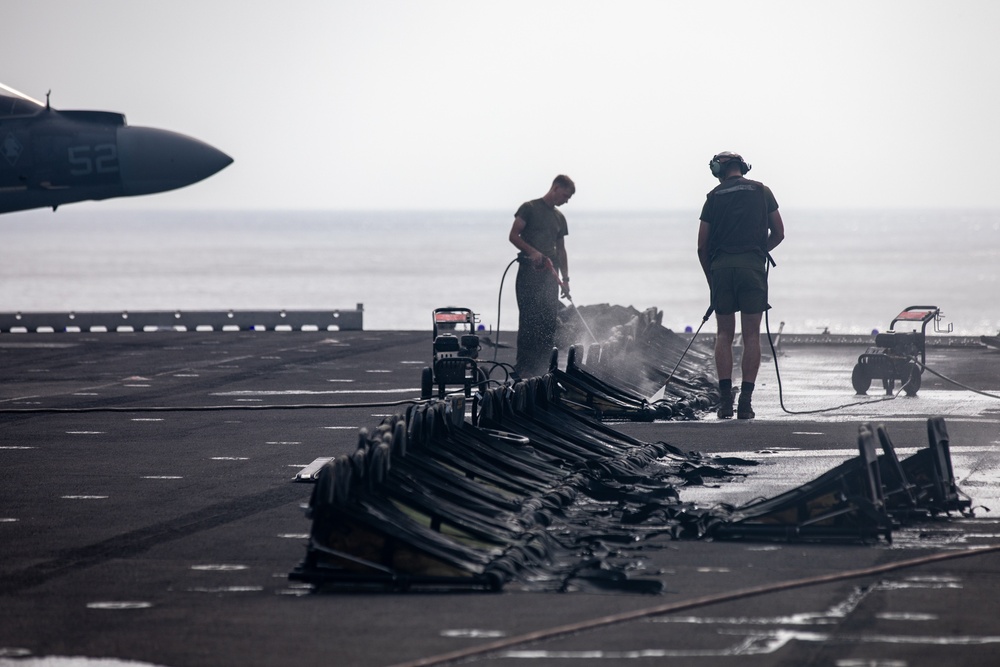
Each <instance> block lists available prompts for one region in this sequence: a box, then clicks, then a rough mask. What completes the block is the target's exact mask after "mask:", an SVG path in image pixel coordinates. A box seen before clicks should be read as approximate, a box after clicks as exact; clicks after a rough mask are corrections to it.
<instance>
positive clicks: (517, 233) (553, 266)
mask: <svg viewBox="0 0 1000 667" xmlns="http://www.w3.org/2000/svg"><path fill="white" fill-rule="evenodd" d="M575 192H576V185H574V184H573V181H572V180H571V179H570V178H569V177H568V176H562V175H559V176H556V178H555V180H554V181H552V186H551V187H550V188H549V191H548V192H547V193H546V194H545V196H543V197H542V198H541V199H533V200H532V201H529V202H525V203H524V204H521V207H520V208H518V209H517V213H515V214H514V224H513V225H512V226H511V228H510V235H509V237H508V238H509V240H510V242H511V243H513V244H514V247H516V248H517V249H518V250H519V251H520V252H519V253H518V267H517V283H516V285H515V291H516V293H517V309H518V327H517V362H516V364H515V366H514V369H515V370H516V371H517V373H518V375H520V376H521V377H532V376H536V375H543V374H544V373H545V372H546V371H547V370H548V363H549V355H550V354H551V351H552V345H553V343H554V341H555V333H556V326H557V324H558V320H557V317H556V316H557V313H558V310H559V288H560V285H561V287H562V296H564V297H569V260H568V259H567V257H566V245H565V242H564V238H565V236H566V235H567V234H568V233H569V228H568V227H567V225H566V217H565V216H563V214H562V212H561V211H559V210H558V209H557V208H556V207H557V206H562V205H563V204H565V203H566V202H568V201H569V200H570V197H572V196H573V194H574V193H575ZM559 274H561V275H562V281H560V280H559Z"/></svg>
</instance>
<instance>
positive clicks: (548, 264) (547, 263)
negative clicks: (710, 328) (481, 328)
mask: <svg viewBox="0 0 1000 667" xmlns="http://www.w3.org/2000/svg"><path fill="white" fill-rule="evenodd" d="M544 268H547V269H548V270H549V271H551V272H552V275H553V276H555V279H556V282H557V283H559V289H560V290H562V294H561V295H560V296H561V297H562V298H563V299H566V300H567V301H569V305H571V306H573V310H574V311H576V314H577V315H578V316H579V317H580V321H581V322H583V326H584V328H585V329H586V330H587V333H588V334H590V338H591V340H593V341H594V342H595V343H600V342H601V341H599V340H597V336H595V335H594V332H593V331H591V330H590V326H589V325H588V324H587V320H585V319H583V314H582V313H581V312H580V310H579V309H578V308H577V307H576V304H575V303H573V297H571V296H570V295H569V285H567V284H566V283H564V282H563V281H561V280H559V272H558V271H556V267H555V266H553V264H552V260H551V259H549V258H548V257H546V258H545V267H544ZM699 328H700V327H699Z"/></svg>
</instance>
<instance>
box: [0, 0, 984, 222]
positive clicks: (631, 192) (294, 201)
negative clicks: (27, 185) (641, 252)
mask: <svg viewBox="0 0 1000 667" xmlns="http://www.w3.org/2000/svg"><path fill="white" fill-rule="evenodd" d="M0 24H2V25H3V26H4V38H3V39H2V40H0V63H2V64H3V65H2V67H0V82H3V83H5V84H6V85H8V86H11V87H13V88H15V89H17V90H20V91H21V92H23V93H25V94H27V95H29V96H31V97H34V98H36V99H40V100H44V99H45V94H46V92H47V91H51V103H52V106H54V107H55V108H57V109H102V110H108V111H118V112H122V113H124V114H126V116H127V118H128V122H129V124H131V125H142V126H149V127H159V128H164V129H169V130H174V131H177V132H182V133H184V134H189V135H191V136H194V137H196V138H198V139H201V140H203V141H206V142H208V143H210V144H212V145H214V146H215V147H217V148H219V149H221V150H223V151H224V152H226V153H228V154H229V155H231V156H232V157H233V158H234V160H235V162H234V164H232V165H231V166H229V167H227V168H226V169H225V170H224V171H222V172H220V173H219V174H216V175H215V176H213V177H211V178H210V179H208V180H206V181H203V182H201V183H198V184H195V185H193V186H190V187H188V188H184V189H182V190H178V191H175V192H171V193H163V194H157V195H151V196H147V197H140V198H132V199H122V200H116V201H114V202H104V203H102V204H100V205H101V206H108V207H116V208H126V207H133V208H150V207H154V208H165V209H171V208H172V209H194V208H211V209H348V210H350V209H404V210H406V209H408V210H424V209H426V210H441V209H450V210H468V209H484V210H494V209H501V210H511V211H513V210H515V209H516V207H517V205H518V204H519V203H520V202H522V201H524V200H526V199H530V198H534V197H538V196H541V195H542V194H544V192H545V191H546V190H547V188H548V185H549V183H550V182H551V180H552V178H553V177H554V176H555V175H556V174H559V173H565V174H568V175H570V176H571V177H572V178H573V179H574V180H575V181H576V183H577V195H576V197H575V198H574V199H573V201H572V202H571V203H570V204H569V205H568V206H573V207H578V208H580V209H591V210H661V209H697V208H699V207H700V205H701V202H702V201H703V199H704V195H705V193H706V192H707V191H708V190H710V189H711V188H712V187H713V186H714V185H715V181H713V179H712V177H711V174H710V173H709V169H708V161H709V159H710V158H711V157H712V155H714V154H715V153H717V152H719V151H723V150H732V151H737V152H740V153H742V154H743V156H744V157H745V158H746V159H747V161H748V162H750V163H751V164H752V165H753V170H752V172H751V173H750V177H751V178H757V179H759V180H761V181H764V182H765V183H767V184H768V185H769V186H771V188H772V189H773V190H774V192H775V194H776V196H777V199H778V201H779V203H780V204H781V206H782V208H783V209H788V208H789V207H792V208H811V209H812V208H831V207H838V208H893V209H899V208H1000V188H996V187H995V177H994V176H993V175H992V174H991V173H990V170H989V168H988V165H989V164H991V163H992V161H993V160H994V159H995V158H994V157H993V156H997V155H1000V129H998V126H997V109H998V107H1000V104H998V102H1000V99H998V98H1000V86H997V81H1000V49H997V48H996V45H995V41H996V30H997V26H1000V3H998V2H996V1H995V0H950V1H949V2H943V1H927V0H908V1H900V0H861V1H858V0H841V1H838V2H814V1H806V0H790V1H784V0H757V1H749V0H746V1H743V2H734V1H731V0H715V1H713V2H689V1H684V2H681V1H671V0H654V1H646V0H622V1H617V2H609V1H607V0H569V1H565V2H564V1H546V0H527V1H525V0H503V1H502V2H476V1H472V0H423V1H417V0H356V1H350V2H348V1H344V0H315V1H313V0H286V1H285V2H280V3H277V2H273V1H271V0H268V1H267V2H264V1H259V0H234V1H230V0H211V1H205V0H193V1H192V0H171V1H170V2H135V1H134V0H125V1H118V0H92V1H89V2H80V1H77V0H31V1H30V2H29V1H27V0H25V1H20V0H11V1H9V2H4V3H3V4H2V5H0ZM87 205H89V204H87Z"/></svg>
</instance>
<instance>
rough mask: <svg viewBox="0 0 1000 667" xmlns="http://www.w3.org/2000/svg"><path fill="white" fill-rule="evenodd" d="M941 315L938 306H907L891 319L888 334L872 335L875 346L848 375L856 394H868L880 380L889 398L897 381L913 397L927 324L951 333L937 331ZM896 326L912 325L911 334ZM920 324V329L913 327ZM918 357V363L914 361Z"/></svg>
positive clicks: (921, 365)
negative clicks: (875, 382)
mask: <svg viewBox="0 0 1000 667" xmlns="http://www.w3.org/2000/svg"><path fill="white" fill-rule="evenodd" d="M942 317H944V313H942V312H941V309H940V308H938V307H937V306H909V307H907V308H905V309H903V311H902V312H901V313H900V314H899V315H897V316H896V317H895V318H893V320H892V322H891V323H890V324H889V331H884V332H882V333H879V334H876V335H875V345H873V346H871V347H869V348H868V349H867V350H866V351H865V353H864V354H862V355H861V356H859V357H858V363H857V364H855V366H854V372H853V373H851V384H852V385H854V390H855V391H856V392H858V394H867V393H868V388H869V387H870V386H871V383H872V380H881V381H882V387H883V388H884V389H885V393H886V395H887V396H888V395H891V394H892V392H893V390H894V389H895V386H896V381H897V380H899V381H900V382H903V383H904V384H903V391H905V392H906V395H907V396H916V394H917V390H919V389H920V376H921V374H922V373H923V369H924V366H925V365H926V363H927V349H926V332H927V325H928V324H930V323H931V322H934V331H935V332H936V333H950V332H951V330H952V326H951V325H950V324H949V325H948V328H947V329H941V328H940V322H941V318H942ZM899 323H904V324H912V325H913V326H914V328H913V329H912V330H911V331H900V330H898V329H896V325H897V324H899ZM918 323H919V324H920V330H919V331H917V329H916V328H915V327H916V325H917V324H918ZM918 358H919V362H920V363H919V364H918V363H917V359H918Z"/></svg>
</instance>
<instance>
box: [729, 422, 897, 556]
mask: <svg viewBox="0 0 1000 667" xmlns="http://www.w3.org/2000/svg"><path fill="white" fill-rule="evenodd" d="M711 536H712V537H715V538H718V539H729V540H734V539H769V540H786V541H787V540H803V541H816V542H824V541H838V542H841V541H860V542H870V541H873V540H877V539H878V538H879V537H884V538H885V540H886V541H888V542H891V541H892V519H891V517H890V516H889V514H888V513H887V512H886V507H885V497H884V494H883V489H882V480H881V475H880V470H879V463H878V456H877V454H876V451H875V434H874V433H873V432H872V430H871V428H870V427H869V426H868V425H862V426H861V427H860V428H859V429H858V456H857V457H856V458H854V459H851V460H849V461H845V462H844V463H842V464H841V465H839V466H837V467H836V468H834V469H832V470H830V471H829V472H827V473H826V474H824V475H821V476H820V477H818V478H816V479H814V480H813V481H811V482H808V483H806V484H803V485H802V486H800V487H798V488H796V489H793V490H791V491H788V492H786V493H783V494H781V495H779V496H776V497H774V498H771V499H766V500H761V501H758V502H754V503H750V504H748V505H744V506H742V507H738V508H734V509H732V515H731V517H730V519H729V520H728V521H724V522H722V523H720V524H719V525H717V526H715V528H714V530H713V531H712V532H711Z"/></svg>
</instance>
